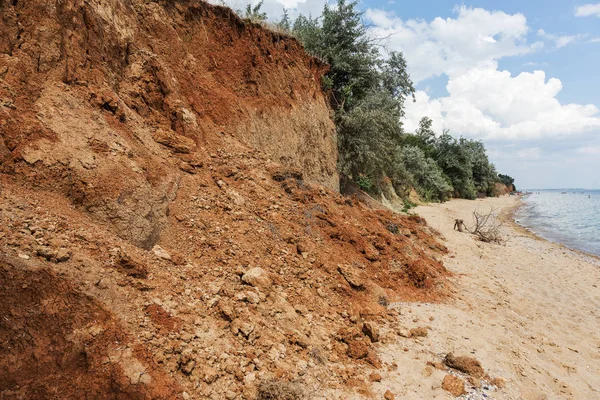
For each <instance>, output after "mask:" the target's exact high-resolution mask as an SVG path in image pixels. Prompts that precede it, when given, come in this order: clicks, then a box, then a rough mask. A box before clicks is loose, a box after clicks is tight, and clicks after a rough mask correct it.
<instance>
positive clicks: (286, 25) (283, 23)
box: [276, 7, 292, 32]
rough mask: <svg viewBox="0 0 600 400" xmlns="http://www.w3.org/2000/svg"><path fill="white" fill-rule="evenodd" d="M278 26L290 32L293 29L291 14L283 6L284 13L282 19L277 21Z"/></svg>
mask: <svg viewBox="0 0 600 400" xmlns="http://www.w3.org/2000/svg"><path fill="white" fill-rule="evenodd" d="M276 25H277V27H278V28H279V29H282V30H284V31H286V32H290V31H291V30H292V20H291V19H290V14H289V12H288V9H287V8H285V7H283V15H282V16H281V20H280V21H279V22H277V24H276Z"/></svg>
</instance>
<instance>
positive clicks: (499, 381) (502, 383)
mask: <svg viewBox="0 0 600 400" xmlns="http://www.w3.org/2000/svg"><path fill="white" fill-rule="evenodd" d="M490 383H491V384H492V385H494V386H496V387H497V388H498V389H504V388H505V387H506V379H504V378H494V379H492V380H491V381H490Z"/></svg>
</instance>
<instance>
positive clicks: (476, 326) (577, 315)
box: [374, 196, 600, 400]
mask: <svg viewBox="0 0 600 400" xmlns="http://www.w3.org/2000/svg"><path fill="white" fill-rule="evenodd" d="M520 200H521V199H520V198H518V197H517V198H514V197H512V196H504V197H500V198H487V199H478V200H451V201H449V202H446V203H443V204H428V205H422V206H419V207H417V208H416V210H415V211H416V212H417V213H418V214H419V215H420V216H422V217H424V218H425V219H426V221H427V223H428V225H429V226H430V227H431V228H433V229H434V230H436V231H438V232H439V233H440V235H441V236H440V242H441V243H443V244H444V245H445V246H446V247H447V248H448V250H449V253H448V255H446V256H445V257H444V260H443V261H444V264H445V266H446V268H447V269H448V270H449V271H450V272H451V274H452V277H451V278H450V279H449V285H448V287H447V289H448V290H449V292H450V293H451V296H450V298H449V299H448V300H447V301H446V302H442V303H435V304H433V303H400V304H396V305H394V306H395V307H396V308H397V310H398V311H399V312H400V315H399V320H398V326H397V327H396V329H398V330H399V331H406V330H410V329H413V328H418V327H422V326H426V327H427V328H428V335H427V336H426V337H423V338H419V339H417V340H415V339H414V338H412V339H411V338H404V337H399V338H398V339H395V340H393V341H391V342H389V343H383V344H382V345H381V346H380V348H379V355H380V357H381V359H382V361H383V362H384V364H391V365H394V363H395V365H397V366H398V368H397V370H396V371H393V372H389V373H386V374H382V375H383V379H382V381H381V382H380V383H376V384H374V389H375V391H376V392H377V393H380V394H383V392H385V390H386V389H390V390H391V391H392V392H393V393H395V395H396V396H397V397H396V398H402V399H415V400H416V399H423V398H427V399H452V398H454V396H452V395H450V394H449V393H448V392H446V391H445V390H443V389H442V388H441V383H442V381H443V379H444V377H445V376H446V375H447V374H448V373H450V372H449V371H448V370H441V369H432V368H431V367H430V364H431V363H433V364H435V363H440V362H441V361H442V360H443V357H444V356H445V355H446V354H447V353H450V352H452V353H454V354H455V355H466V356H471V357H475V358H476V359H477V360H478V361H479V362H480V363H481V365H482V367H483V368H484V370H485V372H486V373H487V374H488V375H489V377H490V378H501V380H504V381H505V387H504V388H499V387H497V386H493V385H491V384H490V383H489V382H490V380H488V381H487V382H488V383H486V384H485V385H484V386H483V387H481V388H476V387H475V386H473V385H472V384H470V383H466V384H465V385H466V386H465V387H466V389H467V391H468V394H467V395H466V397H464V398H467V399H484V398H486V399H499V400H508V399H511V400H513V399H514V400H517V399H525V400H541V399H565V400H566V399H579V398H581V399H586V398H600V354H599V349H600V289H599V286H600V258H598V257H594V256H593V255H590V254H588V253H585V252H581V251H578V250H573V249H570V248H568V247H566V246H565V245H562V244H559V243H555V242H551V241H548V240H546V239H544V238H541V237H539V236H537V235H535V234H534V233H532V232H530V231H528V230H527V229H526V228H524V227H522V226H520V225H518V224H517V223H516V222H515V221H514V219H512V215H514V212H515V210H516V209H518V207H519V205H520V204H521V201H520ZM490 208H497V209H499V213H500V215H501V217H500V218H501V219H502V220H503V222H505V224H504V226H503V228H502V230H503V235H504V236H505V238H506V243H504V244H491V243H483V242H481V241H478V240H476V238H475V237H474V236H473V235H471V234H468V233H464V232H463V233H460V232H458V231H456V230H454V229H453V223H454V219H456V218H461V219H464V220H465V221H471V219H470V218H471V215H472V212H473V211H474V210H476V209H490ZM428 363H430V364H429V365H428ZM452 373H453V374H454V372H452ZM457 376H458V377H460V378H461V379H464V380H465V382H467V379H468V376H466V375H464V374H457Z"/></svg>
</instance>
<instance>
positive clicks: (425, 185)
mask: <svg viewBox="0 0 600 400" xmlns="http://www.w3.org/2000/svg"><path fill="white" fill-rule="evenodd" d="M394 164H395V165H396V166H401V168H397V171H398V172H402V175H403V176H402V175H396V177H395V178H396V180H397V181H399V182H404V184H405V185H407V184H408V186H410V187H413V188H415V190H416V191H417V193H419V195H420V196H421V197H422V198H423V199H424V200H426V201H432V200H440V201H445V200H448V199H449V198H450V197H451V196H452V192H453V188H452V185H450V183H448V178H447V177H446V176H445V175H444V173H443V171H442V169H441V168H440V167H439V166H438V165H437V163H436V162H435V161H434V160H433V159H431V158H427V157H426V156H425V153H424V152H423V151H422V150H421V149H420V148H418V147H415V146H405V147H398V148H397V150H396V154H395V158H394Z"/></svg>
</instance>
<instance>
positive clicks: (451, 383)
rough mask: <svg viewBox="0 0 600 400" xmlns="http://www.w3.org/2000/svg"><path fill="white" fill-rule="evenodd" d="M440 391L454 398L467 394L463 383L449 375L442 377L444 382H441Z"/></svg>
mask: <svg viewBox="0 0 600 400" xmlns="http://www.w3.org/2000/svg"><path fill="white" fill-rule="evenodd" d="M442 389H444V390H445V391H447V392H448V393H450V394H452V395H453V396H456V397H458V396H462V395H463V394H466V393H467V391H466V390H465V381H463V380H462V379H460V378H458V377H456V376H454V375H450V374H448V375H446V376H445V377H444V380H443V381H442Z"/></svg>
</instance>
